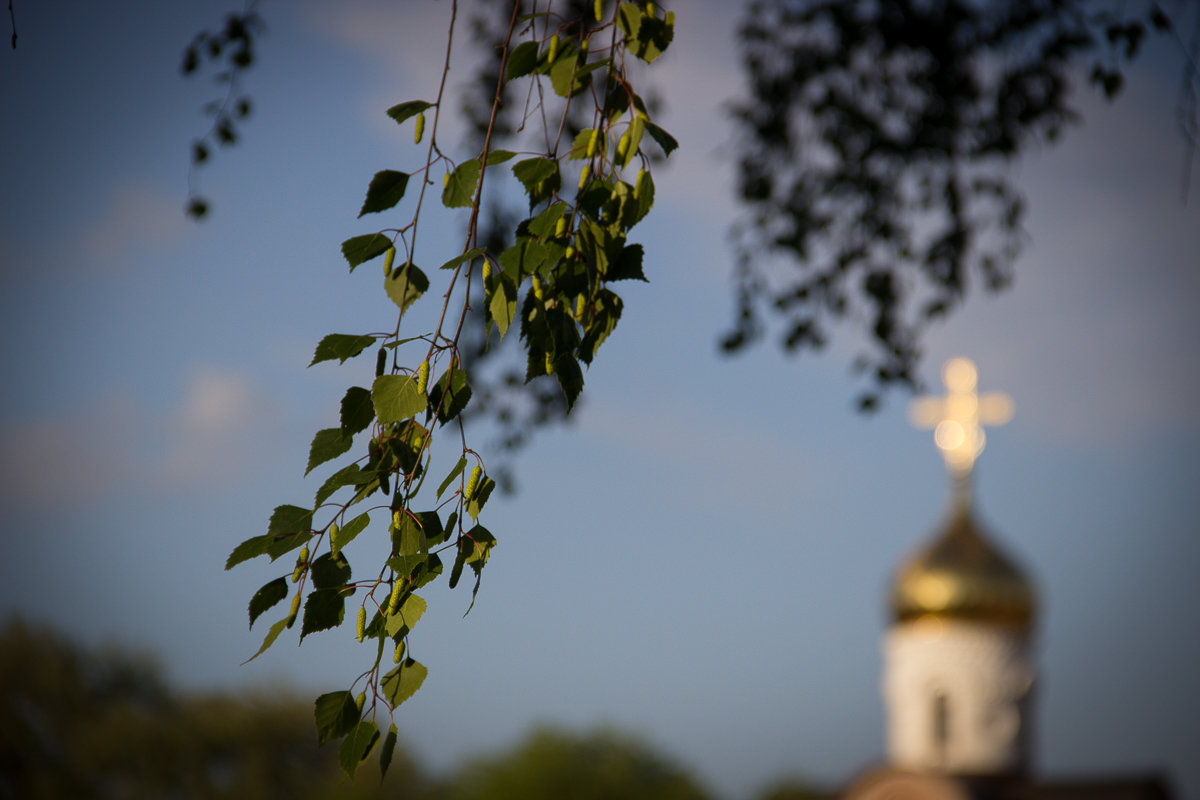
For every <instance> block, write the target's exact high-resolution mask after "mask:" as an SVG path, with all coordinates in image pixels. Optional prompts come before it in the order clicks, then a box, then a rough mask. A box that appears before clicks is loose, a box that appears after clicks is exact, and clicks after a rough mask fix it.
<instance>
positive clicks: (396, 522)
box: [392, 511, 400, 530]
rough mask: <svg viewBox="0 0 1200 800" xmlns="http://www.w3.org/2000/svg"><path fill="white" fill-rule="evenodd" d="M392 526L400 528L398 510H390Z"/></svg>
mask: <svg viewBox="0 0 1200 800" xmlns="http://www.w3.org/2000/svg"><path fill="white" fill-rule="evenodd" d="M392 527H393V528H395V529H396V530H400V512H399V511H393V512H392Z"/></svg>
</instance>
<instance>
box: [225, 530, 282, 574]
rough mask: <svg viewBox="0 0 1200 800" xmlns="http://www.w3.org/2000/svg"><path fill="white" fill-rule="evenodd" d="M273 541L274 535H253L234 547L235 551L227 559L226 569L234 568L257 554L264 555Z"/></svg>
mask: <svg viewBox="0 0 1200 800" xmlns="http://www.w3.org/2000/svg"><path fill="white" fill-rule="evenodd" d="M271 541H272V537H270V536H253V537H251V538H249V539H247V540H246V541H244V542H242V543H241V544H239V545H238V546H237V547H235V548H233V552H232V553H230V554H229V558H227V559H226V560H225V569H233V568H234V567H235V566H237V565H238V564H240V563H242V562H243V561H249V560H250V559H252V558H254V557H255V556H261V555H263V554H264V553H266V552H267V547H268V545H270V544H271Z"/></svg>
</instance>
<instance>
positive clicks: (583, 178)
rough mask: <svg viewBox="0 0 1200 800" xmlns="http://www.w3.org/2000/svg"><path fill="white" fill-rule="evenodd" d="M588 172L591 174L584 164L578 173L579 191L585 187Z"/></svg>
mask: <svg viewBox="0 0 1200 800" xmlns="http://www.w3.org/2000/svg"><path fill="white" fill-rule="evenodd" d="M590 172H591V170H590V169H588V165H587V164H584V165H583V169H582V170H580V171H579V188H580V189H582V188H583V187H584V186H585V185H587V180H588V174H589V173H590Z"/></svg>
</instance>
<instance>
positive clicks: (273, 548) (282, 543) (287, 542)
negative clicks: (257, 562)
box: [267, 531, 313, 561]
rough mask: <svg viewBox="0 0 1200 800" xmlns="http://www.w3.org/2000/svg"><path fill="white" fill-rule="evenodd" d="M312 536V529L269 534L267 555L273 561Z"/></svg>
mask: <svg viewBox="0 0 1200 800" xmlns="http://www.w3.org/2000/svg"><path fill="white" fill-rule="evenodd" d="M312 537H313V534H312V531H297V532H296V533H283V534H279V535H278V536H270V537H268V538H269V539H270V541H269V542H268V543H267V555H269V556H270V557H271V560H272V561H275V560H276V559H278V558H279V557H280V556H282V555H285V554H287V553H289V552H291V551H292V550H295V549H296V548H297V547H299V546H300V545H302V544H304V543H305V542H307V541H308V540H309V539H311V538H312Z"/></svg>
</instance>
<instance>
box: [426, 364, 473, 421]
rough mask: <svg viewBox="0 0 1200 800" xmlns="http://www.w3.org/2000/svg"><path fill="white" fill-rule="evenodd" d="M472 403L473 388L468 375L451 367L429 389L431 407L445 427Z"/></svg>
mask: <svg viewBox="0 0 1200 800" xmlns="http://www.w3.org/2000/svg"><path fill="white" fill-rule="evenodd" d="M469 402H471V386H470V384H468V383H467V373H466V372H465V371H463V370H461V369H454V368H453V367H451V368H450V369H448V370H446V371H445V372H444V373H443V374H442V377H441V378H439V379H438V382H437V383H435V384H434V385H433V386H431V387H430V389H429V405H430V406H431V407H432V408H434V409H436V410H437V418H438V420H439V421H440V422H441V423H442V424H443V425H445V424H446V423H447V422H449V421H450V420H452V419H454V418H455V417H457V416H458V415H459V414H461V413H462V411H463V409H464V408H466V407H467V404H468V403H469Z"/></svg>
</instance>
